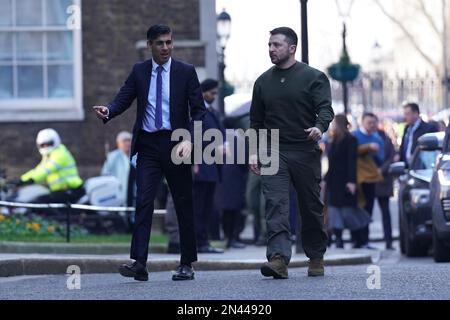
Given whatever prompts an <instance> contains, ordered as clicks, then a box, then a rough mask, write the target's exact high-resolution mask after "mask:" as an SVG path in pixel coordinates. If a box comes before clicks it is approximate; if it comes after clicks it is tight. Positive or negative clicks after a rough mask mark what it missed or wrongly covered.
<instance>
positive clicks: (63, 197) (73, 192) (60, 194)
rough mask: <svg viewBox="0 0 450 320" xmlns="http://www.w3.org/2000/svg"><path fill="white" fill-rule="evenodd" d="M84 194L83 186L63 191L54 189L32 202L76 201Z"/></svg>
mask: <svg viewBox="0 0 450 320" xmlns="http://www.w3.org/2000/svg"><path fill="white" fill-rule="evenodd" d="M85 194H86V191H85V190H84V187H83V186H81V187H79V188H76V189H69V190H63V191H54V192H50V193H49V194H45V195H43V196H39V197H38V198H37V199H36V200H34V201H33V202H34V203H76V202H77V201H78V200H80V199H81V197H82V196H84V195H85Z"/></svg>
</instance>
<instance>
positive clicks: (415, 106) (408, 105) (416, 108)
mask: <svg viewBox="0 0 450 320" xmlns="http://www.w3.org/2000/svg"><path fill="white" fill-rule="evenodd" d="M405 108H411V111H413V112H416V113H419V114H420V108H419V105H418V104H417V103H415V102H408V103H406V104H404V105H403V109H405Z"/></svg>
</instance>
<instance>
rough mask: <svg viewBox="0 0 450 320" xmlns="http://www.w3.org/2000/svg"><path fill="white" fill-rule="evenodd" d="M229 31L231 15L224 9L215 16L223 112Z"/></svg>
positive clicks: (220, 104) (223, 112)
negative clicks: (226, 49)
mask: <svg viewBox="0 0 450 320" xmlns="http://www.w3.org/2000/svg"><path fill="white" fill-rule="evenodd" d="M230 33H231V16H230V15H229V14H228V13H227V12H226V11H225V9H223V10H222V12H221V13H220V14H219V15H218V16H217V40H218V46H219V48H218V49H219V50H218V51H219V101H218V102H219V111H220V113H221V114H222V115H224V114H225V102H224V98H225V96H226V92H225V91H226V81H225V48H226V46H227V42H228V39H229V38H230Z"/></svg>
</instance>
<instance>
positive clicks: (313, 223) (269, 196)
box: [262, 147, 328, 264]
mask: <svg viewBox="0 0 450 320" xmlns="http://www.w3.org/2000/svg"><path fill="white" fill-rule="evenodd" d="M320 156H321V151H320V149H318V147H317V149H316V148H315V149H313V150H310V151H299V150H295V151H280V152H279V170H278V173H276V174H275V175H262V183H263V192H264V197H265V199H266V223H267V236H268V245H267V253H266V255H267V259H268V260H270V259H271V258H272V257H273V256H274V255H277V254H278V255H281V256H282V257H283V258H284V260H285V262H286V263H287V264H288V263H289V261H290V259H291V254H292V252H291V248H292V242H291V239H290V233H291V226H290V222H289V183H290V182H292V184H293V186H294V188H295V191H296V193H297V198H298V206H299V212H300V216H301V221H302V226H301V237H302V242H303V249H304V251H305V253H306V256H307V257H308V258H323V255H324V253H325V251H326V248H327V241H328V235H327V233H326V230H325V226H324V214H323V203H322V201H321V200H320V180H321V163H320Z"/></svg>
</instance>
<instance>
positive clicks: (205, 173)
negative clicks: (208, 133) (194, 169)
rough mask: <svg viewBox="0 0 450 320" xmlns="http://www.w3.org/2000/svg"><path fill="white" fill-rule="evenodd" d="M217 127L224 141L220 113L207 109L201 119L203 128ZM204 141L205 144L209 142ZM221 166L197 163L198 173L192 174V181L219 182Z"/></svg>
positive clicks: (223, 128)
mask: <svg viewBox="0 0 450 320" xmlns="http://www.w3.org/2000/svg"><path fill="white" fill-rule="evenodd" d="M211 128H215V129H219V130H220V131H221V132H222V138H223V141H224V142H225V141H226V136H225V127H224V126H223V124H222V122H221V121H220V114H219V113H218V112H217V111H215V110H208V111H207V112H206V115H205V117H204V119H203V129H204V130H206V129H211ZM209 143H210V142H208V143H206V144H205V145H207V144H209ZM221 167H222V165H220V164H205V163H201V164H199V165H198V173H197V174H194V177H193V178H194V181H202V182H219V181H220V180H221Z"/></svg>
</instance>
